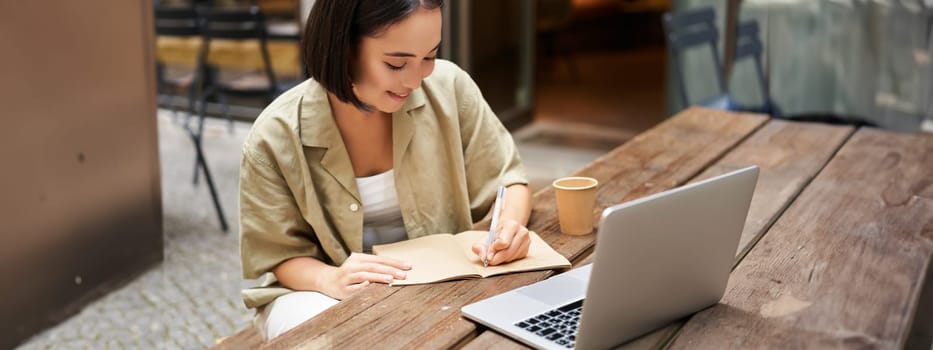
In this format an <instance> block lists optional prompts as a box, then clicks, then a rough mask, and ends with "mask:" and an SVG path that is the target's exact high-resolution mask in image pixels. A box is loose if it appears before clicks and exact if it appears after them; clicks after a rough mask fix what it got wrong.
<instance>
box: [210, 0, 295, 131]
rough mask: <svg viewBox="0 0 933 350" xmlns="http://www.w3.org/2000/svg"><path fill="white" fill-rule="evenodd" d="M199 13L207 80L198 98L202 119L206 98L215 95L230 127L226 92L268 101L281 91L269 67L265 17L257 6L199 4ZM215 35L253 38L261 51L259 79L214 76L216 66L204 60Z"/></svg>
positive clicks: (240, 39) (229, 38)
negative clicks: (261, 68)
mask: <svg viewBox="0 0 933 350" xmlns="http://www.w3.org/2000/svg"><path fill="white" fill-rule="evenodd" d="M198 13H199V15H200V17H201V28H202V30H201V32H202V40H203V46H202V47H201V53H200V54H199V55H198V62H199V63H200V64H201V65H202V66H203V67H205V68H206V69H205V70H204V72H203V73H204V74H205V81H206V82H209V83H208V84H207V85H206V87H205V90H204V93H203V94H201V100H200V101H199V103H200V106H201V116H202V122H203V116H204V114H206V101H207V99H209V98H211V97H216V98H217V99H218V101H219V102H220V103H221V108H222V113H223V117H224V118H225V119H227V120H228V122H229V123H230V127H231V129H232V127H233V119H232V118H231V117H230V105H229V103H228V101H227V97H228V96H239V97H264V98H266V100H267V102H272V99H274V98H275V96H277V95H278V94H279V92H280V88H279V85H278V83H277V82H276V77H275V74H274V73H273V71H272V61H271V60H270V59H269V49H268V46H267V43H268V40H267V33H266V23H265V19H264V17H263V14H262V11H260V9H259V7H258V6H249V7H240V8H210V7H202V8H199V11H198ZM214 39H228V40H237V41H242V40H256V41H257V42H258V43H259V52H260V54H261V55H262V63H263V71H262V76H261V77H260V79H258V80H259V81H257V79H235V80H232V81H222V80H219V79H216V76H217V74H215V72H216V70H217V69H215V68H213V67H210V65H209V63H208V60H207V58H208V53H209V52H210V46H211V42H212V40H214Z"/></svg>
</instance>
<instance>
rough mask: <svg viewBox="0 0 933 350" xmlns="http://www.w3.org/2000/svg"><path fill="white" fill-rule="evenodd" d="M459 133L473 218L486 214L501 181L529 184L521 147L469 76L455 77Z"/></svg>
mask: <svg viewBox="0 0 933 350" xmlns="http://www.w3.org/2000/svg"><path fill="white" fill-rule="evenodd" d="M456 90H457V96H458V97H459V106H458V113H459V115H460V134H461V135H460V136H461V139H462V142H463V147H464V149H463V156H464V163H465V164H464V165H465V167H466V180H467V188H468V191H469V196H470V211H471V215H472V216H473V221H474V222H475V221H477V220H479V219H480V218H482V217H483V216H484V215H486V212H487V211H489V207H490V206H492V202H493V201H494V199H495V194H496V188H497V186H498V185H499V184H502V185H504V186H510V185H514V184H525V185H527V184H528V178H527V176H526V175H525V169H524V167H523V166H522V162H521V158H520V157H519V154H518V148H517V147H516V146H515V142H514V141H513V140H512V136H511V135H510V134H509V132H508V130H506V128H505V126H503V125H502V123H501V122H500V121H499V118H498V117H496V115H495V113H493V111H492V108H490V107H489V104H488V103H487V102H486V100H485V99H484V98H483V95H482V93H481V92H480V90H479V87H478V86H477V85H476V83H475V82H474V81H473V79H471V78H470V76H469V75H468V74H467V73H466V72H463V71H462V70H460V74H459V75H458V76H457V79H456Z"/></svg>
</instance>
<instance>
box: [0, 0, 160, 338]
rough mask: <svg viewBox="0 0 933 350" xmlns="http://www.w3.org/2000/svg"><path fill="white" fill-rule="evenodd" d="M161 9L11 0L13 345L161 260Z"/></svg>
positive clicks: (1, 8)
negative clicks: (156, 40) (156, 30)
mask: <svg viewBox="0 0 933 350" xmlns="http://www.w3.org/2000/svg"><path fill="white" fill-rule="evenodd" d="M150 7H151V3H149V2H148V1H130V0H98V1H54V2H48V1H29V0H4V1H2V2H0V52H2V55H0V77H2V79H0V146H2V147H0V164H2V166H0V170H2V172H0V193H2V195H0V198H2V200H0V222H2V226H0V227H2V231H0V232H2V233H0V281H3V282H2V283H3V285H2V288H0V348H10V347H12V346H14V345H15V344H18V343H20V342H22V341H24V340H25V339H26V338H28V337H29V336H30V335H32V334H35V333H36V332H38V331H40V330H42V329H44V328H46V327H49V326H51V325H53V324H55V323H57V322H60V321H61V320H63V319H65V318H67V317H68V316H70V315H72V314H74V313H76V312H77V311H79V310H80V308H81V307H82V306H83V305H85V304H87V303H88V302H90V301H92V300H94V299H96V298H98V297H100V296H101V295H103V294H104V293H106V292H108V291H110V290H112V289H113V288H115V287H116V286H119V285H121V284H123V283H125V282H127V281H128V280H129V279H131V278H132V277H135V276H136V275H138V274H139V273H141V272H142V271H143V270H145V269H147V268H149V267H151V266H153V265H154V264H156V263H157V262H159V261H161V260H162V227H161V225H162V209H161V197H160V184H159V158H158V141H157V135H156V130H157V129H156V119H155V111H156V104H155V102H156V101H155V91H154V89H155V80H154V68H153V67H154V63H153V59H152V33H151V29H150V28H151V23H152V21H151V12H152V11H151V8H150Z"/></svg>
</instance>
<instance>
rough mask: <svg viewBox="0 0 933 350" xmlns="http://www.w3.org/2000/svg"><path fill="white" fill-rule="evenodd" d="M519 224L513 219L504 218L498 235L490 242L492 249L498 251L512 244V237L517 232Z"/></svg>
mask: <svg viewBox="0 0 933 350" xmlns="http://www.w3.org/2000/svg"><path fill="white" fill-rule="evenodd" d="M519 227H521V225H519V224H518V222H517V221H515V220H506V222H504V223H502V226H501V227H500V229H499V234H498V235H497V236H498V237H497V238H496V240H495V241H493V242H492V250H493V251H494V252H498V251H500V250H503V249H506V248H508V247H509V246H510V245H511V244H512V238H513V237H515V233H517V232H518V230H519Z"/></svg>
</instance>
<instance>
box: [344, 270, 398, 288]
mask: <svg viewBox="0 0 933 350" xmlns="http://www.w3.org/2000/svg"><path fill="white" fill-rule="evenodd" d="M364 281H369V282H373V283H386V284H388V283H392V275H386V274H383V273H375V272H367V271H360V272H354V273H351V274H350V276H349V279H348V280H347V283H346V284H348V285H349V284H357V283H363V282H364Z"/></svg>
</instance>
